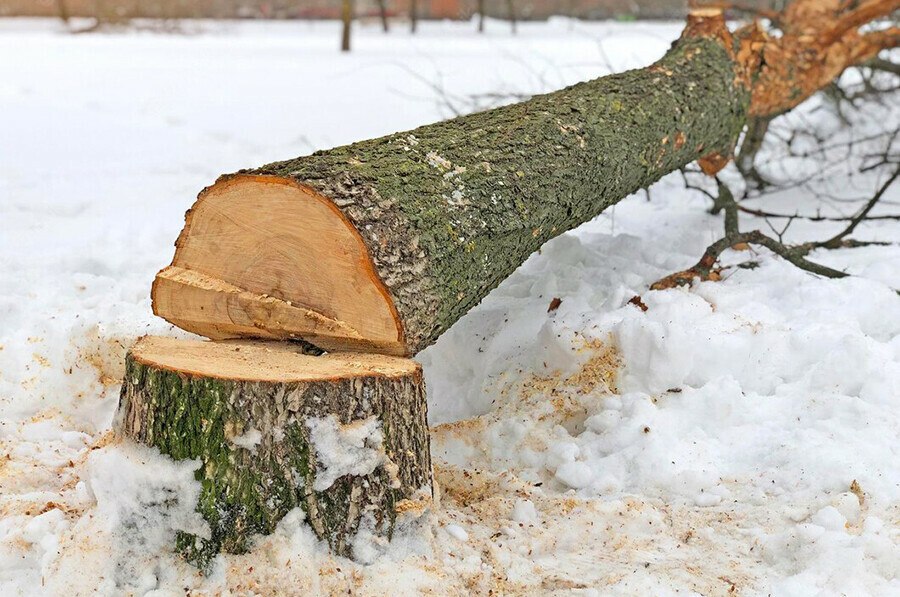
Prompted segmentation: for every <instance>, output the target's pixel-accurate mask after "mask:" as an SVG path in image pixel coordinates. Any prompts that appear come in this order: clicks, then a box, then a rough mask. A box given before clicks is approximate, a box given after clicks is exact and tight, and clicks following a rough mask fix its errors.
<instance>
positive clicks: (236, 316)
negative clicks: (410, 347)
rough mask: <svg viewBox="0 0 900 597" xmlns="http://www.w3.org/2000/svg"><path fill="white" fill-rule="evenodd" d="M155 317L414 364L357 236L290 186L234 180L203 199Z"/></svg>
mask: <svg viewBox="0 0 900 597" xmlns="http://www.w3.org/2000/svg"><path fill="white" fill-rule="evenodd" d="M152 298H153V312H154V313H156V314H157V315H159V316H160V317H163V318H164V319H166V320H168V321H169V322H171V323H173V324H175V325H177V326H178V327H180V328H182V329H185V330H188V331H191V332H194V333H196V334H199V335H201V336H206V337H208V338H212V339H216V340H218V339H228V338H243V337H257V338H266V339H281V340H288V339H303V340H305V341H307V342H310V343H312V344H314V345H316V346H318V347H319V348H321V349H323V350H327V351H341V350H351V351H360V352H378V353H383V354H389V355H398V356H400V355H405V354H407V348H406V346H405V345H404V343H403V334H402V328H401V324H400V321H399V318H398V316H397V313H396V310H395V308H394V305H393V302H392V300H391V298H390V295H389V293H388V292H387V290H386V289H385V287H384V285H383V284H382V282H381V280H380V279H379V278H378V275H377V274H376V273H375V269H374V266H373V264H372V261H371V258H370V257H369V253H368V250H367V248H366V245H365V243H364V242H363V240H362V238H361V237H360V235H359V233H358V232H357V230H356V229H355V228H354V227H353V226H352V225H351V224H350V222H349V221H347V219H346V217H345V216H344V215H343V214H342V213H341V211H340V210H339V209H337V208H336V207H335V205H334V204H333V203H332V202H331V201H330V200H329V199H327V198H325V197H323V196H321V195H319V194H318V193H316V192H315V191H314V190H312V189H310V188H309V187H306V186H304V185H302V184H299V183H296V182H294V181H291V180H289V179H285V178H278V177H272V176H235V177H231V178H229V179H227V180H224V181H221V182H219V183H217V184H216V185H214V186H212V187H210V188H208V189H206V190H205V191H204V192H203V193H201V194H200V197H199V198H198V200H197V202H196V203H195V204H194V206H193V207H192V208H191V210H190V211H189V212H188V213H187V216H186V223H185V227H184V230H183V232H182V234H181V235H180V236H179V238H178V240H177V241H176V251H175V258H174V260H173V261H172V265H171V266H169V267H167V268H165V269H164V270H162V271H161V272H160V273H159V274H158V275H157V277H156V280H155V281H154V284H153V291H152Z"/></svg>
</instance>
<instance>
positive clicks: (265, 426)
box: [119, 337, 431, 567]
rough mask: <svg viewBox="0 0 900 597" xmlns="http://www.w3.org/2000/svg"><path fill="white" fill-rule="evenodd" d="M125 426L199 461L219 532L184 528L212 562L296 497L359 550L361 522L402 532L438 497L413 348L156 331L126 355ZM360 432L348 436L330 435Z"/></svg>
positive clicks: (344, 549) (184, 546)
mask: <svg viewBox="0 0 900 597" xmlns="http://www.w3.org/2000/svg"><path fill="white" fill-rule="evenodd" d="M119 425H120V429H121V432H122V433H124V434H125V435H126V436H128V437H131V438H133V439H134V440H136V441H138V442H140V443H143V444H146V445H149V446H155V447H157V448H159V449H160V451H162V453H164V454H168V455H169V456H171V457H173V458H175V459H187V458H190V459H197V460H199V461H200V462H201V466H200V468H199V469H198V472H197V478H198V480H199V481H200V482H201V483H202V486H203V490H202V494H201V497H200V503H199V504H198V510H199V512H201V513H202V515H203V516H204V517H205V519H206V520H207V522H208V523H209V525H210V530H211V533H210V535H209V536H208V537H204V538H200V537H195V536H193V535H186V534H181V536H179V538H178V547H179V549H180V550H181V551H182V552H183V553H184V554H185V555H186V556H187V557H188V558H189V559H191V560H192V561H195V562H196V563H198V564H199V565H200V566H201V567H205V566H206V565H207V564H208V563H209V561H210V559H211V558H212V557H213V556H215V554H217V553H219V551H228V552H238V553H240V552H243V551H246V549H247V548H248V542H249V540H250V539H251V538H252V536H253V535H254V534H257V533H264V534H265V533H270V532H271V531H272V530H273V529H274V528H275V525H276V524H277V522H278V521H279V520H280V519H281V518H282V517H283V516H284V515H285V514H286V513H287V512H288V511H290V510H291V509H293V508H295V507H298V506H299V507H301V508H302V509H303V511H304V512H305V514H306V520H307V521H308V522H309V524H310V525H311V527H312V529H313V530H314V531H315V533H316V535H318V536H319V537H320V538H321V539H323V540H325V541H327V542H328V544H329V545H330V546H331V548H332V550H333V551H334V552H335V553H337V554H339V555H344V556H353V539H354V536H355V535H356V534H357V532H358V531H359V529H360V528H366V529H367V531H370V532H372V533H374V534H375V535H376V536H381V537H386V538H390V536H391V534H392V532H393V528H394V524H395V521H396V520H397V517H398V515H399V513H401V512H410V511H421V510H422V509H424V508H425V507H426V506H427V504H428V500H429V499H430V494H431V462H430V455H429V448H428V441H429V439H428V427H427V422H426V402H425V387H424V382H423V379H422V372H421V368H420V366H419V365H418V364H416V363H414V362H412V361H408V360H406V359H397V358H394V357H383V356H378V355H346V354H345V355H326V356H318V357H316V356H306V355H303V354H300V352H299V348H297V347H296V346H294V345H290V344H283V343H261V342H226V343H215V342H202V341H189V340H175V339H172V338H153V337H147V338H143V339H141V340H140V341H139V342H138V343H137V345H136V346H135V347H134V348H133V349H132V350H131V351H130V353H129V355H128V357H127V359H126V374H125V380H124V384H123V386H122V395H121V399H120V406H119ZM363 427H365V428H367V429H368V430H369V431H370V433H369V434H368V436H365V435H360V432H361V431H365V429H363ZM354 433H355V435H354ZM348 434H349V435H348ZM348 437H349V438H351V439H352V438H353V437H355V443H352V442H351V444H349V445H350V447H349V448H348V447H347V446H343V447H342V446H341V445H338V446H335V445H332V444H334V443H335V442H337V443H338V444H340V442H341V441H345V442H346V441H349V440H347V439H346V438H348ZM341 438H344V439H343V440H342V439H341ZM329 442H330V443H329ZM341 449H347V450H351V452H353V453H354V454H356V455H357V456H358V460H360V461H361V462H362V463H363V464H362V466H363V468H361V469H359V470H352V471H350V472H348V471H347V470H342V469H341V466H340V463H338V464H334V463H333V462H331V461H330V460H329V451H331V452H334V451H335V450H338V451H340V450H341ZM329 463H331V466H329ZM344 466H346V465H344ZM351 468H352V467H351ZM345 473H346V474H345Z"/></svg>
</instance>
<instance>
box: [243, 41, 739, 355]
mask: <svg viewBox="0 0 900 597" xmlns="http://www.w3.org/2000/svg"><path fill="white" fill-rule="evenodd" d="M734 81H735V75H734V70H733V64H732V61H731V59H730V58H729V55H728V53H727V52H726V51H725V49H724V48H723V47H722V46H721V44H719V43H718V42H717V41H715V40H713V39H709V38H705V37H698V38H691V39H684V40H682V41H680V42H678V43H677V44H676V45H675V46H674V47H673V48H672V50H671V51H670V52H669V53H668V54H667V55H666V57H665V58H663V59H662V60H661V61H660V62H658V63H657V64H655V65H654V66H652V67H650V68H647V69H643V70H635V71H630V72H626V73H622V74H619V75H613V76H610V77H605V78H602V79H597V80H595V81H591V82H588V83H582V84H579V85H575V86H573V87H570V88H567V89H564V90H562V91H559V92H556V93H553V94H550V95H544V96H539V97H536V98H534V99H532V100H530V101H528V102H525V103H523V104H517V105H514V106H508V107H503V108H499V109H495V110H491V111H487V112H482V113H478V114H473V115H470V116H465V117H462V118H457V119H454V120H450V121H447V122H442V123H438V124H434V125H430V126H426V127H421V128H419V129H416V130H413V131H410V132H405V133H397V134H394V135H390V136H387V137H383V138H380V139H375V140H371V141H364V142H361V143H355V144H353V145H349V146H346V147H339V148H336V149H332V150H329V151H325V152H317V153H315V154H313V155H311V156H307V157H302V158H298V159H295V160H290V161H286V162H279V163H275V164H270V165H268V166H264V167H262V168H259V169H256V170H248V171H243V172H242V173H241V174H255V175H268V176H277V177H285V178H292V179H294V180H296V181H298V182H300V183H302V184H305V185H308V186H310V187H312V188H313V189H315V190H316V191H317V192H319V193H320V194H322V195H324V196H325V197H327V198H329V199H331V200H332V201H333V202H334V203H335V205H337V206H338V208H340V209H341V211H342V212H343V213H344V214H345V215H346V216H347V218H348V219H349V220H350V221H351V222H352V224H353V225H354V227H355V228H356V229H357V230H358V231H359V232H360V234H361V235H362V236H363V239H364V241H365V243H366V244H367V246H368V248H369V251H370V255H371V258H372V260H373V262H374V265H375V269H376V272H377V273H378V275H379V276H380V278H381V280H382V281H383V282H384V284H385V286H386V287H387V288H388V290H389V292H390V294H391V298H392V299H393V301H394V305H395V307H396V309H397V311H398V313H399V316H400V320H401V323H402V326H403V331H404V340H405V343H406V345H407V347H408V352H409V353H410V354H414V353H416V352H418V351H419V350H421V349H423V348H425V347H426V346H428V345H429V344H431V343H432V342H434V341H435V340H436V339H437V337H438V336H439V335H440V334H441V333H442V332H443V331H444V330H446V329H447V328H448V327H450V326H451V325H452V324H453V323H454V322H455V321H456V320H457V319H459V318H460V317H462V315H463V314H465V313H466V312H467V311H468V310H469V309H471V308H472V307H474V306H475V305H476V304H477V303H478V302H479V301H480V300H481V299H482V298H483V297H484V296H485V295H486V294H487V293H488V292H489V291H490V290H491V289H493V288H494V287H496V286H497V285H498V284H499V283H500V282H501V281H502V280H503V279H504V278H506V277H507V276H509V275H510V274H511V273H512V272H513V270H515V268H517V267H518V266H519V265H521V263H522V262H523V261H524V260H525V259H526V258H527V257H528V255H530V254H531V253H533V252H534V251H535V250H537V249H538V248H539V247H540V246H541V245H542V244H543V243H545V242H546V241H547V240H549V239H550V238H553V237H554V236H557V235H558V234H560V233H562V232H564V231H566V230H569V229H570V228H573V227H575V226H577V225H579V224H581V223H583V222H585V221H587V220H589V219H591V218H593V217H594V216H596V215H597V214H598V213H600V212H601V211H603V209H605V208H606V207H608V206H609V205H612V204H613V203H615V202H617V201H619V200H620V199H622V198H623V197H625V196H627V195H629V194H631V193H633V192H635V191H637V190H638V189H640V188H643V187H645V186H647V185H649V184H651V183H653V182H655V181H656V180H658V179H659V178H661V177H662V176H663V175H664V174H666V173H667V172H670V171H672V170H674V169H676V168H679V167H681V166H683V165H685V164H687V163H689V162H691V161H693V160H696V159H697V158H699V157H700V156H702V155H704V154H706V153H709V152H711V151H716V150H721V151H724V152H727V151H728V149H729V148H730V147H731V145H732V144H733V142H734V140H735V138H736V137H737V135H738V133H739V132H740V129H741V126H742V125H743V123H744V121H745V118H746V113H747V108H748V104H749V93H748V90H747V89H746V88H743V87H741V86H737V85H735V83H734Z"/></svg>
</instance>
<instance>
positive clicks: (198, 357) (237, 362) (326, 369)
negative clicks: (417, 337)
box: [131, 336, 421, 382]
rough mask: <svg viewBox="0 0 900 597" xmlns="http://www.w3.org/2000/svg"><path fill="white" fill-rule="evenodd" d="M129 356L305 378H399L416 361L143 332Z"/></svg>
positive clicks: (231, 373)
mask: <svg viewBox="0 0 900 597" xmlns="http://www.w3.org/2000/svg"><path fill="white" fill-rule="evenodd" d="M131 356H132V357H133V358H134V360H135V361H137V362H139V363H141V364H143V365H148V366H151V367H155V368H159V369H167V370H170V371H178V372H181V373H184V374H188V375H196V376H202V377H211V378H215V379H232V380H240V381H269V382H310V381H325V380H334V379H352V378H357V377H365V376H383V377H402V376H406V375H413V374H416V373H418V372H419V371H420V370H421V366H420V365H419V364H418V363H416V362H415V361H412V360H410V359H404V358H400V357H392V356H387V355H379V354H366V353H352V352H350V353H328V354H325V355H322V356H312V355H308V354H304V353H303V349H302V348H301V347H300V346H298V345H296V344H292V343H290V342H266V341H253V340H225V341H219V342H209V341H203V340H182V339H178V338H167V337H163V336H145V337H144V338H141V339H140V340H139V341H138V342H137V344H135V346H134V348H133V349H132V351H131Z"/></svg>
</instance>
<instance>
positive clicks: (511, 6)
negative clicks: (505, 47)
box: [506, 0, 516, 35]
mask: <svg viewBox="0 0 900 597" xmlns="http://www.w3.org/2000/svg"><path fill="white" fill-rule="evenodd" d="M506 10H507V12H508V13H509V23H510V25H511V26H512V32H513V35H515V34H516V3H515V0H506Z"/></svg>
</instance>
